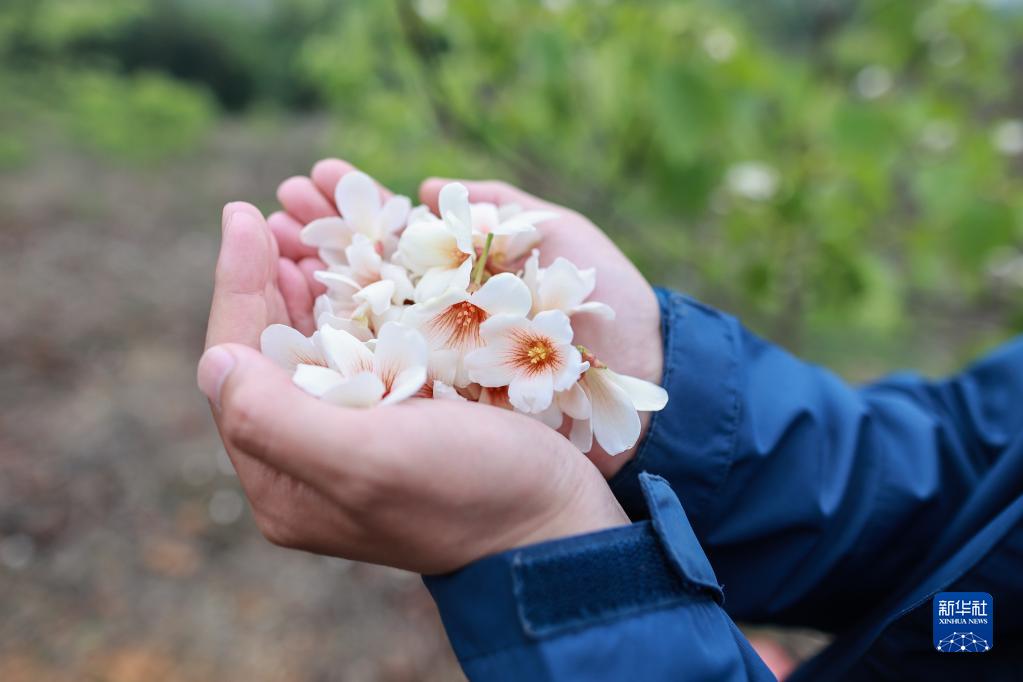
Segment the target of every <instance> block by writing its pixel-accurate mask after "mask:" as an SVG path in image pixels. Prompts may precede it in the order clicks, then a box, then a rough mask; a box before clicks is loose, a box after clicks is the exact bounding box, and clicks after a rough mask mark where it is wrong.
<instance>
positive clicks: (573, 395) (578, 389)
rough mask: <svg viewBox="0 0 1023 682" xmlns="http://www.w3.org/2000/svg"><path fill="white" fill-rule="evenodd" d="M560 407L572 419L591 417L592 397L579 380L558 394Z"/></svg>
mask: <svg viewBox="0 0 1023 682" xmlns="http://www.w3.org/2000/svg"><path fill="white" fill-rule="evenodd" d="M557 402H558V407H560V408H561V410H562V411H563V412H564V413H565V414H567V415H568V416H569V417H571V418H572V419H589V418H590V399H589V398H588V397H586V391H584V390H583V387H582V384H580V383H579V382H578V381H577V382H575V383H574V384H572V386H571V388H569V389H568V390H565V391H561V392H559V393H558V394H557Z"/></svg>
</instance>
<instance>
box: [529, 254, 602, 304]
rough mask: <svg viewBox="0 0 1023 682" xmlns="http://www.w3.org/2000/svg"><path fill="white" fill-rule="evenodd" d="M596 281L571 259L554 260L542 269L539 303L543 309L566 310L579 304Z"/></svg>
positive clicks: (591, 289) (591, 290) (590, 291)
mask: <svg viewBox="0 0 1023 682" xmlns="http://www.w3.org/2000/svg"><path fill="white" fill-rule="evenodd" d="M595 283H596V281H595V280H594V279H593V278H592V277H590V276H588V274H586V273H584V272H582V271H580V270H579V268H577V267H576V266H575V264H574V263H572V262H571V261H569V260H567V259H565V258H561V257H560V256H559V257H558V258H556V259H555V260H554V262H553V263H551V265H550V266H549V267H548V268H546V269H545V270H544V271H543V276H542V278H541V280H540V305H541V306H542V308H543V309H544V310H563V311H565V312H568V311H569V310H571V309H572V308H574V307H576V306H577V305H579V304H581V303H582V302H583V301H585V300H586V297H587V296H589V295H590V293H592V292H593V287H594V285H595Z"/></svg>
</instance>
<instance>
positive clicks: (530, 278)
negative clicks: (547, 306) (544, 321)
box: [522, 249, 540, 305]
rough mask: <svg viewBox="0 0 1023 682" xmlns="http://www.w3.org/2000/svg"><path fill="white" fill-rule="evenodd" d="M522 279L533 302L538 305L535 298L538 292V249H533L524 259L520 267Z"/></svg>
mask: <svg viewBox="0 0 1023 682" xmlns="http://www.w3.org/2000/svg"><path fill="white" fill-rule="evenodd" d="M522 281H523V282H524V283H525V285H526V287H528V288H529V293H531V294H532V295H533V304H534V305H538V304H539V303H540V302H539V300H537V297H538V296H539V293H540V251H539V250H538V249H533V252H532V253H530V254H529V258H527V259H526V264H525V265H524V266H523V268H522Z"/></svg>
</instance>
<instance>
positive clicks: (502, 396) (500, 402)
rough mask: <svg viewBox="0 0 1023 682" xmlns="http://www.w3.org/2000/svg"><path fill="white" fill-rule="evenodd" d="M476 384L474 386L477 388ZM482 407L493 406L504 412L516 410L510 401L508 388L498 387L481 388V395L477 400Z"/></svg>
mask: <svg viewBox="0 0 1023 682" xmlns="http://www.w3.org/2000/svg"><path fill="white" fill-rule="evenodd" d="M475 385H476V384H473V386H475ZM477 402H479V403H480V404H481V405H492V406H493V407H500V408H501V409H502V410H514V409H515V408H514V407H512V404H511V402H509V401H508V387H507V386H498V387H496V388H486V387H481V388H480V395H479V398H478V399H477Z"/></svg>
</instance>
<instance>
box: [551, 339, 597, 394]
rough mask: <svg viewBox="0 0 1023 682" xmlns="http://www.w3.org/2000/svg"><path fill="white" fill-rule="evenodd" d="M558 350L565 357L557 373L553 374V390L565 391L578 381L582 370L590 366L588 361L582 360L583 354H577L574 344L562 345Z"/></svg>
mask: <svg viewBox="0 0 1023 682" xmlns="http://www.w3.org/2000/svg"><path fill="white" fill-rule="evenodd" d="M559 351H560V352H561V353H562V354H563V355H564V356H565V357H564V362H563V363H562V365H561V367H560V368H558V373H557V374H556V375H555V376H554V390H556V391H567V390H568V389H569V388H571V386H572V384H574V383H576V382H577V381H579V377H581V376H582V374H583V372H585V371H586V370H588V369H589V368H590V363H588V362H583V356H582V355H580V354H579V350H578V349H577V348H576V347H575V346H569V345H564V346H561V348H559Z"/></svg>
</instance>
